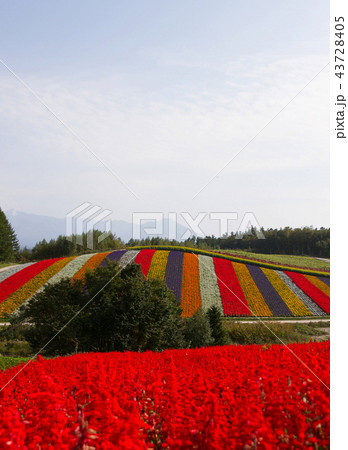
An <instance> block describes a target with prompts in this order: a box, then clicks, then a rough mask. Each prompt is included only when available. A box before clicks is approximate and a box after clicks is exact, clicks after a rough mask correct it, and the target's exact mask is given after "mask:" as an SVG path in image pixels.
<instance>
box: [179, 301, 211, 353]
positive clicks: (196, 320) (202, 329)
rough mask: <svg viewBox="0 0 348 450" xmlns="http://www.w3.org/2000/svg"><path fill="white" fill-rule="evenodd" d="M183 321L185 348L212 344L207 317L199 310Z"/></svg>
mask: <svg viewBox="0 0 348 450" xmlns="http://www.w3.org/2000/svg"><path fill="white" fill-rule="evenodd" d="M184 320H185V327H184V337H185V341H186V346H187V347H189V348H199V347H207V346H208V345H212V344H213V338H212V335H211V330H210V326H209V320H208V317H207V315H206V314H205V313H204V312H203V311H202V310H201V309H198V310H197V311H196V312H195V314H194V315H193V316H192V317H189V318H187V319H184Z"/></svg>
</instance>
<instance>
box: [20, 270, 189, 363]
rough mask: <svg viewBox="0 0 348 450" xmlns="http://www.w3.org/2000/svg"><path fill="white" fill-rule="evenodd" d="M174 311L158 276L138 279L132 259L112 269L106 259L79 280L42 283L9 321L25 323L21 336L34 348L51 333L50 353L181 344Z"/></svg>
mask: <svg viewBox="0 0 348 450" xmlns="http://www.w3.org/2000/svg"><path fill="white" fill-rule="evenodd" d="M180 314H181V308H180V306H179V305H178V303H177V301H176V299H175V297H174V295H173V294H172V292H171V291H170V290H169V289H168V288H167V287H166V285H165V283H164V282H162V281H159V280H147V279H144V277H143V274H142V272H141V269H140V267H139V266H138V265H129V266H127V267H126V268H125V269H123V271H121V272H119V273H118V268H117V265H115V264H110V265H109V266H108V267H106V268H104V267H100V268H97V269H96V270H95V271H90V272H88V273H87V275H86V283H85V284H83V283H82V282H81V281H76V282H74V283H71V282H70V280H69V279H65V280H62V281H61V282H59V283H57V284H53V285H47V286H46V288H45V289H44V291H43V292H41V293H39V294H37V295H35V296H34V297H33V298H32V300H31V301H30V302H29V304H28V305H27V307H22V308H21V309H20V310H19V313H18V315H17V317H15V318H12V319H11V321H12V326H16V324H18V323H23V322H26V323H29V324H30V326H28V327H27V328H26V330H25V337H26V339H27V340H28V342H29V343H30V344H31V346H32V348H33V350H34V351H37V350H40V349H41V347H42V346H43V345H45V344H46V343H47V342H48V341H50V340H51V338H53V337H54V336H55V335H56V337H55V338H54V339H53V340H52V341H51V342H50V343H49V344H48V345H47V347H45V349H44V353H45V354H49V355H56V354H68V353H73V352H77V351H127V350H129V351H145V350H164V349H166V348H181V347H183V346H184V344H185V343H184V339H183V332H182V319H181V317H180ZM72 318H73V320H71V319H72ZM69 321H71V323H69ZM66 324H67V325H66ZM65 325H66V326H65Z"/></svg>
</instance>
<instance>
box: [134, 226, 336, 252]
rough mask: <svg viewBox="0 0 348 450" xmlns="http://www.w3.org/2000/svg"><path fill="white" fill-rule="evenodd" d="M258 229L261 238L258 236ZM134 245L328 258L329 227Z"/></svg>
mask: <svg viewBox="0 0 348 450" xmlns="http://www.w3.org/2000/svg"><path fill="white" fill-rule="evenodd" d="M258 231H261V232H262V234H263V236H264V239H260V233H259V232H258ZM127 245H129V246H134V245H139V246H141V245H179V246H185V247H197V248H200V249H212V250H227V249H228V250H245V251H250V252H255V253H268V254H271V253H275V254H284V255H308V256H319V257H324V258H328V257H330V229H329V228H323V227H322V228H319V229H318V228H313V227H303V228H291V227H285V228H280V229H277V228H269V229H264V228H261V230H256V229H255V228H251V229H250V230H249V232H248V233H231V234H230V235H229V236H224V237H215V236H207V237H204V238H200V237H198V238H197V237H195V236H193V237H192V238H190V239H188V240H186V241H185V242H178V241H169V239H162V238H158V237H153V238H152V239H150V238H147V239H142V240H134V239H131V240H130V241H129V242H128V244H127Z"/></svg>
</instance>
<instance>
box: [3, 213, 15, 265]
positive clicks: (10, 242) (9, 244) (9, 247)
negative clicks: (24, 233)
mask: <svg viewBox="0 0 348 450" xmlns="http://www.w3.org/2000/svg"><path fill="white" fill-rule="evenodd" d="M18 250H19V245H18V240H17V236H16V233H15V231H14V229H13V227H12V225H11V224H10V222H9V221H8V220H7V217H6V215H5V213H4V212H3V211H2V209H1V208H0V261H13V260H14V259H15V255H16V253H17V252H18Z"/></svg>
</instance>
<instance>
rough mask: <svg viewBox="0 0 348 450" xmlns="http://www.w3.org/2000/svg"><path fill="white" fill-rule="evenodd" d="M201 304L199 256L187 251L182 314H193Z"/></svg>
mask: <svg viewBox="0 0 348 450" xmlns="http://www.w3.org/2000/svg"><path fill="white" fill-rule="evenodd" d="M201 305H202V300H201V292H200V287H199V262H198V256H197V255H193V254H191V253H185V255H184V263H183V271H182V285H181V308H182V316H183V317H190V316H192V315H193V314H194V313H195V312H196V311H197V309H198V308H200V307H201Z"/></svg>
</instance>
